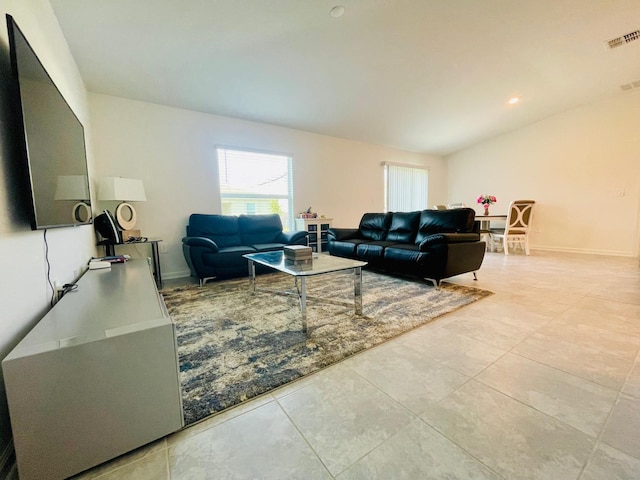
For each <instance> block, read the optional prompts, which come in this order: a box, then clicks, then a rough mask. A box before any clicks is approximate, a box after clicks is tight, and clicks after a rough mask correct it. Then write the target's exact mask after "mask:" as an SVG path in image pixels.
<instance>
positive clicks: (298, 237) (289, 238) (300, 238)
mask: <svg viewBox="0 0 640 480" xmlns="http://www.w3.org/2000/svg"><path fill="white" fill-rule="evenodd" d="M308 235H309V232H307V231H306V230H296V231H293V232H282V233H281V234H280V235H279V240H280V243H285V244H287V245H306V243H307V242H306V238H307V236H308Z"/></svg>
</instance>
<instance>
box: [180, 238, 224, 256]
mask: <svg viewBox="0 0 640 480" xmlns="http://www.w3.org/2000/svg"><path fill="white" fill-rule="evenodd" d="M182 243H183V244H184V245H187V246H189V247H203V248H207V249H209V250H212V251H213V253H216V252H218V250H220V249H219V248H218V245H217V244H216V242H214V241H213V240H211V239H210V238H207V237H183V239H182Z"/></svg>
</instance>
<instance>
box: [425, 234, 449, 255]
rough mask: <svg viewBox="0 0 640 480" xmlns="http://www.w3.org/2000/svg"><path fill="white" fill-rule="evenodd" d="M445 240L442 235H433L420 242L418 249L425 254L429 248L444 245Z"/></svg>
mask: <svg viewBox="0 0 640 480" xmlns="http://www.w3.org/2000/svg"><path fill="white" fill-rule="evenodd" d="M447 243H449V242H447V238H446V237H445V236H444V234H442V233H434V234H433V235H429V236H428V237H427V238H425V239H424V240H423V241H422V242H420V245H419V249H420V251H421V252H426V251H427V250H429V249H430V248H431V247H433V246H435V245H446V244H447Z"/></svg>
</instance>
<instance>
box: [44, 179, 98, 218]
mask: <svg viewBox="0 0 640 480" xmlns="http://www.w3.org/2000/svg"><path fill="white" fill-rule="evenodd" d="M53 199H54V200H61V201H63V200H73V201H75V202H77V203H76V204H75V205H74V206H73V208H72V209H71V218H72V221H73V223H74V224H82V223H89V222H91V219H92V217H93V214H92V213H91V206H90V205H89V204H90V203H91V197H90V196H89V183H88V181H87V176H86V175H58V177H57V179H56V193H55V194H54V197H53Z"/></svg>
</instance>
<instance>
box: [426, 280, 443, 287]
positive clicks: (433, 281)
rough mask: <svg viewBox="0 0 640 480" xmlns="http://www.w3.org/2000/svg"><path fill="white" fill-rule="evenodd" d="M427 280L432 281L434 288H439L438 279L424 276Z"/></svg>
mask: <svg viewBox="0 0 640 480" xmlns="http://www.w3.org/2000/svg"><path fill="white" fill-rule="evenodd" d="M425 280H426V281H427V282H431V283H433V286H434V287H436V288H440V280H436V279H435V278H425Z"/></svg>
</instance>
